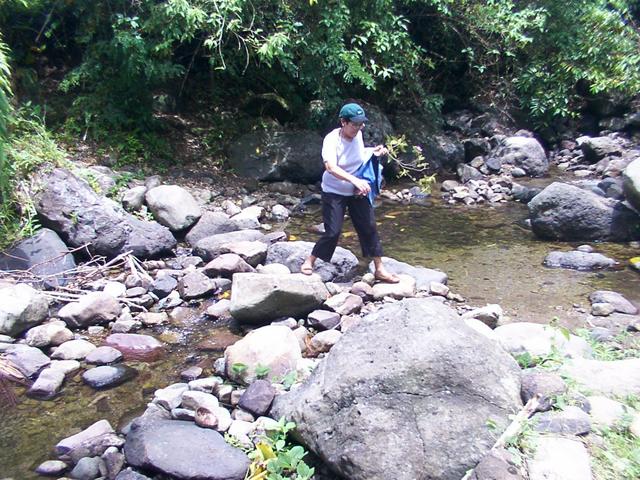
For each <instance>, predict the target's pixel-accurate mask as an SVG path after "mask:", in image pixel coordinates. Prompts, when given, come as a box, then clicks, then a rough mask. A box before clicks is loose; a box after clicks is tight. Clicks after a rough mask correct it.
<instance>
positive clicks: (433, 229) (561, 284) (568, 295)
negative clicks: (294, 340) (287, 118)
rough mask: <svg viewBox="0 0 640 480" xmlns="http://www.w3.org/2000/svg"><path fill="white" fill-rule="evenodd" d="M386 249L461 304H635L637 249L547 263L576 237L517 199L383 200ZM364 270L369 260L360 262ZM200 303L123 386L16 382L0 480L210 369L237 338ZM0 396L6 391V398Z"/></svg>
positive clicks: (3, 436) (350, 235) (533, 318)
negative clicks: (547, 225) (576, 263)
mask: <svg viewBox="0 0 640 480" xmlns="http://www.w3.org/2000/svg"><path fill="white" fill-rule="evenodd" d="M376 215H377V219H378V222H379V229H380V234H381V237H382V241H383V245H384V248H385V254H386V255H387V256H390V257H393V258H395V259H397V260H400V261H403V262H407V263H410V264H412V265H416V266H418V265H419V266H424V267H428V268H433V269H437V270H441V271H443V272H446V273H447V274H448V276H449V286H450V287H451V289H452V291H453V292H454V293H458V294H461V295H462V296H463V297H464V298H465V300H466V303H467V304H469V305H471V306H474V307H480V306H484V305H485V304H487V303H497V304H499V305H501V306H502V308H503V310H504V312H505V315H507V316H508V317H509V318H511V320H512V321H520V322H522V321H529V322H537V323H547V322H549V321H551V320H552V319H553V318H554V317H557V318H558V321H559V323H560V324H562V325H565V326H567V327H569V328H572V329H574V328H577V327H582V326H584V323H585V319H586V318H587V317H588V313H585V312H588V311H589V306H590V304H589V301H588V298H587V297H588V295H589V293H591V292H593V291H595V290H603V289H604V290H614V291H617V292H619V293H621V294H623V295H624V296H625V297H626V298H627V299H629V300H630V301H632V302H634V303H635V304H637V305H640V273H639V272H635V271H633V270H632V269H631V268H630V267H628V260H629V258H631V257H634V256H638V255H640V251H639V250H638V249H634V248H632V247H630V246H629V244H613V243H593V242H591V243H589V244H590V245H592V246H593V247H594V248H595V250H596V251H597V252H599V253H602V254H604V255H607V256H609V257H612V258H614V259H615V260H617V261H618V262H619V267H618V268H615V269H611V270H606V271H599V272H579V271H573V270H565V269H549V268H546V267H544V266H543V265H542V262H543V260H544V258H545V256H546V255H547V254H548V253H549V252H550V251H552V250H569V249H571V247H576V246H578V245H580V244H582V243H587V242H582V243H571V244H568V243H562V242H547V241H540V240H537V239H536V238H535V237H534V235H533V234H532V233H531V232H530V231H529V230H528V229H527V228H526V227H525V226H524V220H525V219H526V217H527V208H526V206H525V205H522V204H520V203H516V202H509V203H507V204H500V205H497V206H495V207H491V206H488V205H481V206H477V207H466V206H459V205H443V204H441V202H438V201H437V200H435V201H434V202H433V204H432V205H429V206H413V205H408V206H407V205H400V204H397V203H391V202H385V203H383V204H382V205H381V206H380V207H378V208H377V211H376ZM320 218H321V217H320V213H319V211H317V210H310V211H309V212H308V213H307V214H305V215H304V216H302V217H295V218H293V219H292V220H290V221H289V223H288V224H287V226H286V231H287V232H288V233H289V234H291V235H294V236H295V237H297V239H299V240H307V241H314V240H315V239H316V238H317V235H316V234H314V233H310V232H309V227H310V226H311V225H314V224H317V223H319V222H320V221H321V220H320ZM341 246H343V247H346V248H348V249H350V250H352V251H353V252H354V253H356V254H359V246H358V241H357V237H356V235H355V233H354V231H353V228H352V227H351V225H350V223H349V222H346V223H345V230H344V236H343V239H342V241H341ZM361 266H362V269H363V270H364V269H365V267H366V265H365V263H362V265H361ZM206 306H207V305H206V302H205V305H201V306H198V307H193V308H182V309H181V310H180V311H179V312H178V313H179V315H174V317H173V320H172V323H171V324H170V325H169V326H163V327H156V329H153V330H151V331H146V332H145V331H142V332H139V333H150V334H152V335H154V336H157V337H159V338H160V339H161V340H163V341H165V342H166V343H168V344H169V345H170V347H169V349H168V350H169V354H168V355H167V356H166V357H165V358H163V359H162V360H160V361H157V362H155V363H151V364H147V363H135V362H131V363H129V364H130V365H131V366H133V367H134V368H136V369H137V370H138V375H137V377H136V378H134V379H133V380H131V381H129V382H128V383H126V384H124V385H121V386H119V387H116V388H113V389H111V390H106V391H94V390H92V389H90V388H89V387H87V386H85V385H83V384H82V380H81V378H80V374H77V375H76V376H75V377H73V378H71V379H67V381H66V384H65V387H64V389H63V391H62V393H61V395H60V396H59V397H57V398H56V399H54V400H51V401H38V400H33V399H29V398H27V397H26V396H24V395H23V392H24V388H22V387H14V386H13V385H12V386H11V388H12V389H13V391H14V393H15V394H16V395H17V402H18V404H17V405H15V406H8V405H6V400H7V398H2V397H1V395H2V391H1V390H0V400H1V401H3V403H1V404H2V405H3V408H2V409H1V410H0V478H4V477H9V478H14V479H16V480H17V479H32V478H33V479H35V478H42V477H39V476H37V475H36V474H35V473H33V471H34V469H35V468H36V467H37V466H38V465H39V464H40V463H41V462H43V461H44V460H48V459H54V458H55V455H54V454H53V447H54V445H55V444H56V443H57V442H58V441H59V440H61V439H63V438H65V437H67V436H69V435H72V434H74V433H77V432H78V431H80V430H81V429H83V428H86V427H87V426H89V425H90V424H92V423H94V422H95V421H97V420H99V419H102V418H105V419H107V420H109V421H110V422H111V424H112V426H114V428H117V427H122V426H123V425H124V424H125V423H126V422H127V421H128V420H130V419H131V418H133V417H135V416H136V415H138V414H139V413H141V412H142V411H143V410H144V408H145V405H146V403H147V402H148V401H150V400H151V398H152V396H153V392H154V390H155V389H157V388H162V387H165V386H167V385H169V384H171V383H175V382H178V381H180V372H181V371H182V370H184V369H186V368H187V367H189V366H192V365H199V366H202V367H204V368H205V369H206V370H205V374H207V373H210V371H211V366H212V363H213V360H214V359H215V358H218V357H219V356H221V355H222V352H223V351H224V348H225V347H226V346H227V345H229V344H232V343H234V342H235V341H236V340H237V339H238V338H239V332H236V331H234V330H233V329H231V328H230V327H229V326H228V325H219V324H216V323H214V322H211V321H210V320H207V319H206V318H205V317H204V316H203V315H202V311H203V310H204V309H205V308H206ZM5 396H6V395H5Z"/></svg>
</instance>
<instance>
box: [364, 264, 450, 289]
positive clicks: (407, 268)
mask: <svg viewBox="0 0 640 480" xmlns="http://www.w3.org/2000/svg"><path fill="white" fill-rule="evenodd" d="M382 262H383V263H384V266H385V268H386V269H387V270H388V271H389V272H391V273H395V274H396V275H402V274H404V275H410V276H412V277H413V278H415V280H416V289H417V290H424V291H428V290H429V286H430V285H431V282H438V283H442V284H444V285H446V284H447V282H448V277H447V274H446V273H443V272H441V271H439V270H433V269H430V268H423V267H414V266H413V265H409V264H408V263H404V262H399V261H398V260H395V259H393V258H389V257H382ZM369 271H370V272H374V271H375V267H374V264H373V262H371V263H370V264H369Z"/></svg>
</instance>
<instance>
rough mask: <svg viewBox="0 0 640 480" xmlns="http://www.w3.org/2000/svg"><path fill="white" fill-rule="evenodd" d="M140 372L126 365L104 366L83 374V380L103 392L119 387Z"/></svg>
mask: <svg viewBox="0 0 640 480" xmlns="http://www.w3.org/2000/svg"><path fill="white" fill-rule="evenodd" d="M137 374H138V372H137V371H136V370H135V369H134V368H131V367H127V366H126V365H103V366H100V367H96V368H91V369H89V370H87V371H86V372H84V373H83V374H82V380H83V381H84V383H86V384H87V385H89V386H90V387H91V388H95V389H96V390H102V389H107V388H113V387H117V386H118V385H122V384H123V383H125V382H127V381H129V380H131V379H132V378H133V377H135V376H136V375H137Z"/></svg>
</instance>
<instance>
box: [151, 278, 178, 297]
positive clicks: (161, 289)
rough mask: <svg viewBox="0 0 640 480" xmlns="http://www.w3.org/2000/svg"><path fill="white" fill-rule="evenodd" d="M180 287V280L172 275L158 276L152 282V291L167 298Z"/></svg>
mask: <svg viewBox="0 0 640 480" xmlns="http://www.w3.org/2000/svg"><path fill="white" fill-rule="evenodd" d="M177 287H178V281H177V280H176V279H175V278H173V277H172V276H170V275H163V276H162V277H158V278H156V279H155V280H154V281H153V283H152V284H151V293H153V294H154V295H155V296H156V297H158V298H165V297H166V296H167V295H169V294H170V293H171V292H172V291H173V290H175V289H176V288H177Z"/></svg>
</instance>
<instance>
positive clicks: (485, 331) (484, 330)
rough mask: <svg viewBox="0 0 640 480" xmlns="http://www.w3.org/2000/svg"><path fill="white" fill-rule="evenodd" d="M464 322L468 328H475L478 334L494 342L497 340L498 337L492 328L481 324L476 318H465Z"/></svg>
mask: <svg viewBox="0 0 640 480" xmlns="http://www.w3.org/2000/svg"><path fill="white" fill-rule="evenodd" d="M463 321H464V323H466V324H467V326H469V327H471V328H473V329H474V330H475V331H476V332H478V333H480V334H482V335H484V336H485V337H487V338H490V339H492V340H495V339H496V336H495V335H494V334H493V330H491V327H489V326H487V324H486V323H484V322H481V321H480V320H478V319H476V318H465V319H464V320H463Z"/></svg>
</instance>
